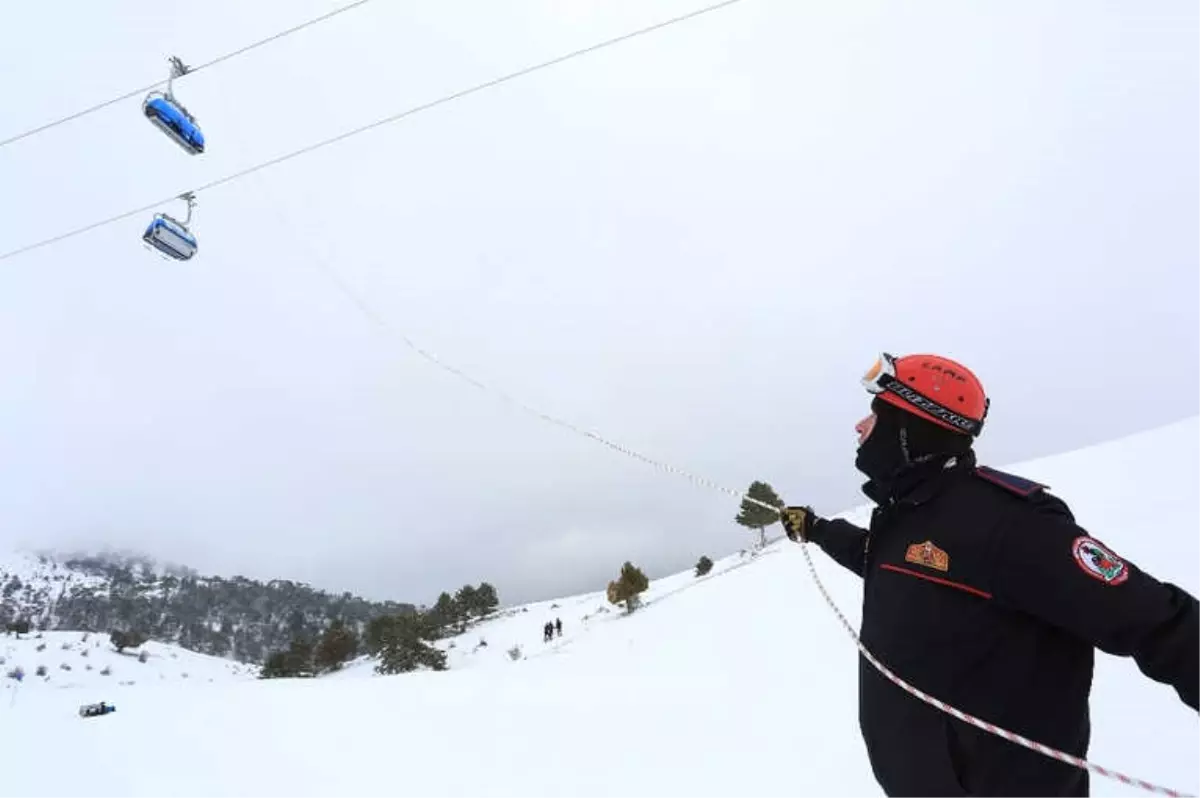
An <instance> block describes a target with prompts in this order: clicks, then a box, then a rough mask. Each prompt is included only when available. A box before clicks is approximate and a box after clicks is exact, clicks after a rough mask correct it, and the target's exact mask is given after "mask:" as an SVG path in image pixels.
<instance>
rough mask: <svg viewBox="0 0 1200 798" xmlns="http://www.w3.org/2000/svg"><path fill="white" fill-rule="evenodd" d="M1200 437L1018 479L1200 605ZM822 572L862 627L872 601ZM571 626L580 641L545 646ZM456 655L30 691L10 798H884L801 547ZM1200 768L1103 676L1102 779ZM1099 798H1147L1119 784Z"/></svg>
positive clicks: (1136, 699) (732, 564)
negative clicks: (1037, 486) (1055, 498)
mask: <svg viewBox="0 0 1200 798" xmlns="http://www.w3.org/2000/svg"><path fill="white" fill-rule="evenodd" d="M1198 437H1200V419H1198V418H1192V419H1188V420H1187V421H1184V422H1180V423H1178V424H1175V425H1172V426H1170V427H1166V428H1163V429H1160V430H1155V431H1152V432H1149V433H1145V434H1143V435H1139V436H1134V437H1131V438H1128V439H1125V440H1121V441H1115V442H1112V443H1109V444H1105V445H1103V446H1098V447H1093V448H1091V449H1088V450H1085V451H1081V452H1075V453H1071V454H1067V455H1064V456H1061V457H1054V458H1048V459H1045V460H1041V461H1038V462H1035V463H1029V464H1027V465H1025V466H1015V467H1013V470H1016V471H1018V472H1021V473H1024V474H1026V475H1028V476H1030V477H1033V478H1037V479H1041V480H1044V481H1046V482H1048V483H1049V484H1050V485H1051V486H1052V488H1053V489H1054V491H1055V492H1056V493H1058V494H1059V495H1061V496H1063V497H1064V498H1065V499H1066V500H1067V501H1068V502H1069V503H1070V504H1071V506H1072V507H1073V509H1074V510H1075V511H1076V513H1077V516H1078V518H1079V520H1080V522H1081V523H1082V524H1083V525H1085V526H1087V527H1089V528H1090V530H1091V531H1092V532H1093V533H1094V534H1096V535H1097V536H1099V537H1101V538H1102V539H1103V540H1105V541H1106V542H1107V543H1109V544H1110V545H1112V546H1113V547H1115V548H1116V549H1117V551H1118V552H1120V553H1121V554H1122V555H1124V556H1126V557H1128V558H1129V559H1130V560H1132V561H1134V562H1135V563H1137V564H1138V565H1140V566H1142V567H1144V568H1147V569H1148V570H1150V571H1151V572H1153V573H1155V574H1156V575H1157V576H1159V577H1160V578H1162V579H1165V580H1170V581H1173V582H1176V583H1177V584H1180V585H1182V586H1184V587H1185V588H1187V589H1188V590H1191V591H1193V592H1196V591H1198V590H1200V573H1198V569H1197V563H1198V562H1200V535H1198V534H1197V530H1198V529H1200V503H1198V502H1197V490H1198V485H1200V451H1198V450H1197V446H1196V442H1197V439H1198ZM1000 465H1002V464H1000ZM647 478H648V479H652V478H657V477H656V476H655V475H652V474H651V473H649V472H648V475H647ZM862 513H863V510H862V509H858V510H855V511H854V512H852V513H850V514H849V515H854V516H859V517H861V514H862ZM812 554H813V556H814V558H815V559H816V562H817V567H818V569H819V572H820V574H821V578H822V579H823V580H824V582H825V584H826V586H827V587H828V588H829V590H830V591H831V593H832V594H833V596H834V598H835V600H836V601H837V602H838V603H839V604H840V606H841V608H842V610H843V611H844V612H845V613H846V614H847V616H848V617H849V618H850V620H851V621H852V622H853V623H857V618H858V603H859V600H860V590H859V585H858V582H857V580H856V579H855V578H854V577H852V576H851V575H850V574H848V573H846V572H844V571H843V570H842V569H840V568H839V567H837V566H836V565H834V564H832V563H831V562H830V561H829V560H828V559H826V558H825V557H824V556H823V555H822V554H821V553H820V552H819V551H816V550H814V551H813V552H812ZM617 565H619V564H618V563H615V564H614V572H615V569H616V566H617ZM597 587H600V586H597ZM554 605H557V606H554ZM556 617H559V618H561V619H562V621H563V625H564V629H563V636H562V637H561V638H555V639H554V640H553V641H551V642H549V643H543V641H542V625H543V624H544V623H545V622H546V621H547V620H554V618H556ZM481 639H485V640H486V641H487V646H485V647H482V646H479V642H480V640H481ZM452 642H453V643H454V646H453V648H452V649H449V651H450V667H451V670H449V671H447V672H444V673H432V672H421V673H413V674H404V675H398V676H388V677H381V676H375V675H373V674H372V672H371V668H370V663H360V664H355V665H352V666H350V667H348V668H347V669H345V670H344V671H343V672H341V673H339V674H335V675H333V676H331V677H326V678H321V679H300V680H288V679H280V680H272V681H233V682H231V683H220V684H218V683H216V682H214V683H212V684H208V683H204V684H202V685H194V686H193V685H189V686H188V689H181V688H180V687H179V685H178V683H175V684H172V685H170V686H168V685H167V684H166V681H165V680H163V682H162V683H160V684H158V685H149V686H146V687H145V688H144V689H134V690H125V691H121V690H118V689H117V688H115V687H114V689H112V690H110V691H106V692H104V693H103V694H101V693H100V692H99V691H94V692H92V693H89V700H108V701H113V702H115V703H116V704H117V706H118V710H119V711H118V712H117V713H116V714H114V715H111V716H106V717H103V718H95V719H88V720H81V719H80V718H78V717H77V716H76V715H75V710H76V707H77V706H78V704H79V703H80V694H81V692H82V691H77V690H39V691H32V690H31V691H28V693H27V694H26V693H22V694H21V695H20V698H19V700H17V701H16V702H14V703H13V704H12V705H11V706H9V705H7V704H5V705H3V706H0V750H2V751H4V752H5V753H6V754H8V755H9V756H10V757H11V758H12V761H17V762H23V763H26V764H27V767H23V768H16V769H11V770H6V773H5V779H4V780H3V782H0V783H2V785H3V786H0V792H2V793H4V794H14V795H15V794H19V795H48V794H66V793H71V794H79V793H86V794H89V795H110V794H111V795H151V794H153V795H162V794H165V793H170V794H181V795H200V794H204V795H233V794H256V795H332V794H338V795H361V794H421V795H448V794H455V795H459V794H472V795H513V796H517V795H520V796H528V795H545V794H555V795H609V794H652V795H689V796H695V795H739V796H743V795H816V794H821V795H878V794H880V791H879V789H878V787H877V786H876V785H875V783H874V780H873V779H872V777H871V772H870V767H869V765H868V763H867V760H866V754H865V751H864V748H863V745H862V742H861V740H860V738H859V733H858V727H857V706H856V701H857V684H856V667H857V658H858V654H857V652H856V650H855V649H854V647H853V645H852V643H851V642H850V640H849V639H848V638H847V637H846V635H845V633H844V630H843V629H842V628H841V627H840V626H839V624H838V622H837V620H836V619H835V618H834V616H833V615H832V613H831V612H830V611H829V609H828V608H827V607H826V606H825V604H824V602H823V601H822V599H821V597H820V595H819V593H818V591H817V590H816V588H815V587H814V585H813V584H812V581H811V579H810V577H809V575H808V573H807V570H806V567H805V564H804V560H803V555H802V552H801V550H800V548H799V547H797V546H795V545H793V544H790V543H788V542H786V541H782V542H777V543H774V544H772V545H771V546H769V547H768V548H767V549H766V551H764V552H763V553H762V554H760V555H758V556H757V557H755V558H753V559H750V558H742V557H739V556H738V555H734V556H731V557H727V558H724V559H722V560H719V561H718V562H717V563H716V566H715V567H714V569H713V571H712V572H711V573H710V574H709V575H708V576H706V577H702V578H696V577H694V576H693V574H692V573H691V572H690V571H689V572H685V573H682V574H677V575H675V576H671V577H668V578H665V579H661V580H657V581H655V582H654V583H652V585H651V587H650V590H649V591H648V592H647V594H646V601H645V604H644V606H643V607H642V609H640V610H638V612H637V613H635V614H634V615H632V616H628V617H624V616H622V615H621V614H620V613H619V612H618V611H616V610H614V609H613V608H610V607H608V606H607V605H606V603H605V601H604V597H603V594H602V593H592V594H587V595H581V596H576V597H571V598H565V599H559V600H557V601H553V602H541V603H538V604H531V605H528V606H526V607H518V608H513V609H511V610H509V611H507V612H506V613H504V614H503V616H502V617H499V618H497V619H495V620H493V621H489V622H487V623H484V624H482V625H480V626H479V627H478V628H476V629H473V630H471V631H470V632H468V633H467V634H465V635H462V636H460V637H459V638H457V639H455V640H454V641H452ZM441 645H443V646H444V647H447V648H448V647H449V642H443V643H442V644H441ZM514 645H520V646H521V648H522V650H523V658H522V659H520V660H519V661H512V660H511V659H510V658H509V656H508V654H507V653H506V650H507V649H509V648H510V647H512V646H514ZM133 666H137V663H136V661H134V662H133ZM192 681H193V682H194V681H195V680H192ZM46 740H54V745H53V746H47V745H46V744H45V741H46ZM1197 750H1200V724H1198V723H1197V717H1196V714H1195V713H1194V712H1192V711H1191V710H1190V709H1188V708H1186V707H1184V706H1183V705H1182V704H1181V703H1180V702H1179V701H1178V699H1177V698H1176V697H1175V695H1174V692H1173V691H1171V690H1170V689H1169V688H1166V687H1164V686H1162V685H1158V684H1155V683H1153V682H1150V681H1148V680H1146V679H1145V678H1144V677H1143V676H1142V675H1141V674H1140V673H1139V672H1138V670H1137V668H1136V667H1135V666H1134V665H1133V663H1132V662H1130V661H1126V660H1115V659H1113V658H1111V657H1106V656H1103V655H1100V656H1098V664H1097V674H1096V684H1095V690H1094V693H1093V744H1092V749H1091V754H1090V755H1091V758H1092V759H1093V760H1095V761H1097V762H1099V763H1101V764H1103V765H1107V766H1109V767H1113V768H1116V769H1119V770H1123V771H1126V772H1129V773H1130V774H1132V775H1134V776H1139V777H1143V778H1146V779H1149V780H1151V781H1156V782H1159V783H1162V784H1165V785H1166V786H1169V787H1173V788H1177V789H1181V790H1185V791H1189V792H1193V793H1194V792H1195V791H1197V789H1198V788H1200V777H1198V776H1200V774H1198V773H1197V767H1196V765H1197V758H1196V751H1197ZM63 761H70V762H71V763H72V767H70V768H63V767H60V766H58V763H61V762H63ZM412 763H418V764H417V766H412ZM1092 792H1093V794H1094V795H1140V794H1144V793H1141V792H1140V791H1139V790H1137V789H1136V788H1132V787H1124V786H1122V785H1121V784H1119V783H1116V782H1112V781H1109V780H1106V779H1103V778H1100V777H1098V776H1094V777H1093V781H1092Z"/></svg>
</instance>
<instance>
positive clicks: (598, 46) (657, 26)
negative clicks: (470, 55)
mask: <svg viewBox="0 0 1200 798" xmlns="http://www.w3.org/2000/svg"><path fill="white" fill-rule="evenodd" d="M363 2H366V0H363ZM739 2H741V0H722V2H718V3H713V4H711V5H707V6H704V7H702V8H698V9H695V10H693V11H689V12H688V13H686V14H681V15H679V16H676V17H671V18H670V19H666V20H663V21H661V22H656V23H654V24H653V25H647V26H646V27H644V28H638V29H637V30H633V31H629V32H628V33H623V34H621V35H620V36H614V37H613V38H611V39H605V40H603V41H600V42H597V43H595V44H591V45H588V46H587V47H582V48H580V49H578V50H572V51H571V52H569V53H565V54H563V55H560V56H556V57H554V58H551V59H550V60H548V61H541V62H539V63H536V64H531V65H529V66H526V67H522V68H521V69H518V70H517V71H515V72H509V73H508V74H506V75H501V76H500V77H498V78H493V79H491V80H488V81H485V82H483V83H477V84H475V85H474V86H470V87H468V88H465V89H461V90H459V91H456V92H454V93H452V94H446V95H443V96H442V97H439V98H437V99H435V100H431V101H429V102H427V103H422V104H421V105H417V106H413V107H412V108H408V109H406V110H404V111H400V112H398V113H395V114H392V115H391V116H387V117H384V118H383V119H379V120H376V121H374V122H371V123H369V124H366V125H362V126H360V127H357V128H354V129H353V130H348V131H346V132H344V133H340V134H338V135H336V136H333V137H332V138H328V139H324V140H323V141H318V142H316V143H314V144H309V145H308V146H306V147H301V148H300V149H298V150H294V151H292V152H289V153H287V154H286V155H280V156H279V157H277V158H272V159H271V160H269V161H264V162H262V163H259V164H256V165H254V166H251V167H248V168H246V169H242V170H241V171H239V172H234V173H233V174H230V175H226V176H225V177H222V178H218V179H216V180H213V181H210V182H208V183H205V184H203V185H201V186H197V187H196V188H193V189H190V190H189V192H190V193H193V194H195V193H198V192H202V191H207V190H208V189H211V188H216V187H217V186H222V185H224V184H226V183H232V182H233V181H235V180H240V179H241V178H243V177H246V176H248V175H252V174H254V173H255V172H260V171H262V170H263V169H268V168H270V167H272V166H277V165H279V164H281V163H283V162H284V161H289V160H291V159H292V158H298V157H300V156H301V155H307V154H308V153H311V152H314V151H316V150H319V149H321V148H323V147H327V146H329V145H331V144H336V143H338V142H340V141H344V140H345V139H348V138H351V137H352V136H357V135H359V134H360V133H366V132H367V131H370V130H374V129H375V128H378V127H383V126H384V125H388V124H391V123H392V122H398V121H400V120H401V119H405V118H407V117H410V116H415V115H416V114H419V113H422V112H424V111H429V110H431V109H433V108H436V107H438V106H440V105H445V104H447V103H451V102H454V101H455V100H460V99H462V98H464V97H467V96H469V95H471V94H475V93H477V92H481V91H484V90H486V89H491V88H495V87H496V86H499V85H501V84H503V83H507V82H509V81H511V80H516V79H517V78H521V77H525V76H526V75H530V74H532V73H534V72H538V71H540V70H543V69H548V68H549V67H552V66H557V65H558V64H562V63H564V62H566V61H570V60H572V59H575V58H579V57H580V56H584V55H588V54H590V53H594V52H596V51H598V50H603V49H605V48H607V47H612V46H613V45H616V44H620V43H622V42H625V41H628V40H630V39H633V38H636V37H638V36H643V35H645V34H647V33H652V32H654V31H657V30H661V29H663V28H666V27H669V26H671V25H675V24H678V23H680V22H684V21H686V20H690V19H695V18H696V17H699V16H702V15H704V14H708V13H711V12H713V11H717V10H718V9H722V8H727V7H729V6H732V5H734V4H736V3H739ZM139 91H140V90H139ZM130 96H132V95H130ZM183 193H185V192H176V193H174V194H172V195H171V196H169V197H165V198H163V199H160V200H158V201H156V202H153V203H149V204H147V205H143V206H141V207H139V208H134V209H133V210H130V211H125V212H124V213H119V214H116V215H115V216H110V217H108V218H107V219H101V220H100V221H98V222H92V223H91V224H88V225H84V226H83V227H79V228H76V229H74V230H70V231H68V232H65V233H60V234H59V235H56V236H52V237H51V238H46V239H43V240H41V241H37V242H34V243H32V244H26V245H25V246H23V247H18V248H17V249H12V250H9V251H7V252H4V253H0V261H3V260H8V259H9V258H14V257H16V256H17V255H22V254H24V253H26V252H30V251H32V250H35V249H40V248H41V247H45V246H50V245H51V244H57V243H58V242H60V241H64V240H66V239H68V238H73V237H75V236H78V235H83V234H84V233H88V232H91V231H92V230H95V229H97V228H99V227H104V226H106V225H110V224H113V223H114V222H119V221H121V220H123V219H128V218H129V217H131V216H136V215H138V214H141V213H146V212H147V211H151V210H154V209H155V208H157V207H158V206H160V205H163V204H164V203H167V202H171V201H172V200H175V199H177V198H178V197H179V196H180V195H181V194H183Z"/></svg>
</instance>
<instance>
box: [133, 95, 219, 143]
mask: <svg viewBox="0 0 1200 798" xmlns="http://www.w3.org/2000/svg"><path fill="white" fill-rule="evenodd" d="M142 111H143V112H144V113H145V114H146V118H147V119H149V120H150V121H151V122H152V123H153V124H154V126H155V127H157V128H158V129H159V130H161V131H162V132H164V133H166V134H167V136H169V137H170V139H171V140H172V141H174V142H175V143H176V144H178V145H179V146H180V147H182V148H183V150H184V151H185V152H187V153H190V154H192V155H199V154H200V153H202V152H204V133H202V132H201V131H200V126H199V125H197V124H196V120H195V118H193V117H192V115H191V114H189V113H188V111H187V109H186V108H184V107H183V106H182V105H180V103H179V101H178V100H176V99H175V98H174V97H172V96H170V95H169V94H165V93H163V92H160V91H157V92H151V93H150V94H149V95H147V96H146V99H145V100H144V101H143V102H142Z"/></svg>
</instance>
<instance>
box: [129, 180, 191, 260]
mask: <svg viewBox="0 0 1200 798" xmlns="http://www.w3.org/2000/svg"><path fill="white" fill-rule="evenodd" d="M180 199H182V200H185V201H187V204H188V215H187V219H186V220H185V221H183V222H181V221H179V220H178V219H176V218H174V217H172V216H170V215H168V214H165V213H156V214H154V219H153V220H151V222H150V224H149V226H148V227H146V232H144V233H142V241H144V242H146V244H147V245H148V246H150V247H153V248H154V249H156V250H158V251H159V252H160V253H162V254H163V255H165V256H166V257H168V258H171V259H172V260H191V258H192V256H193V255H195V254H196V250H198V249H199V248H200V244H199V242H198V241H196V236H195V235H193V234H192V231H191V230H189V229H188V225H189V224H190V223H191V221H192V209H193V208H194V207H195V204H196V200H195V197H194V196H193V195H192V194H190V193H188V194H184V195H183V196H181V197H180Z"/></svg>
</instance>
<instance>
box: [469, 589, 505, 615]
mask: <svg viewBox="0 0 1200 798" xmlns="http://www.w3.org/2000/svg"><path fill="white" fill-rule="evenodd" d="M475 597H476V598H477V599H478V601H479V614H480V615H481V616H483V615H487V614H488V613H489V612H493V611H494V610H495V609H496V608H497V607H499V606H500V596H498V595H497V594H496V588H494V587H492V585H490V584H489V583H487V582H480V583H479V589H478V590H476V591H475Z"/></svg>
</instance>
